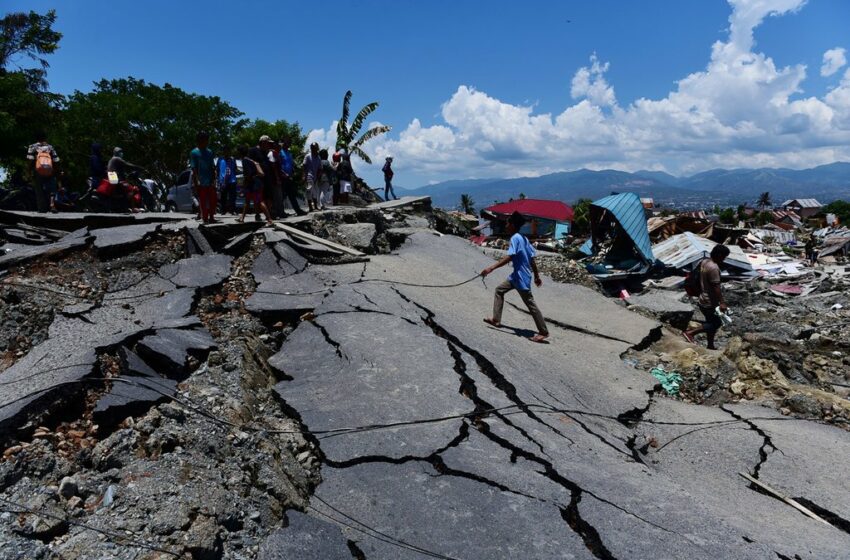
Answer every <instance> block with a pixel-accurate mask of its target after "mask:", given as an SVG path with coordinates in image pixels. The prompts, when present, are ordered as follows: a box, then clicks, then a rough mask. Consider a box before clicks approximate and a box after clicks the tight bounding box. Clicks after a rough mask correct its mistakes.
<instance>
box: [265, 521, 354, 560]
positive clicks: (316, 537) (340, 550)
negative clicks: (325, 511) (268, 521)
mask: <svg viewBox="0 0 850 560" xmlns="http://www.w3.org/2000/svg"><path fill="white" fill-rule="evenodd" d="M286 517H287V518H288V519H289V525H287V527H286V528H285V529H278V530H276V531H275V532H274V533H272V534H271V535H269V537H268V538H267V539H266V540H264V541H263V543H262V544H261V545H260V550H259V552H258V554H257V558H258V560H296V559H297V560H351V558H352V556H351V550H350V549H349V548H348V540H349V539H348V538H347V537H346V536H345V535H343V533H342V530H341V529H340V527H339V525H336V524H334V523H330V522H328V521H326V520H324V519H318V518H316V517H313V516H311V515H306V514H304V513H301V512H299V511H294V510H290V511H288V512H286Z"/></svg>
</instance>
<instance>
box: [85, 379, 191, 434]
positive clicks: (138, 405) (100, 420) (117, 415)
mask: <svg viewBox="0 0 850 560" xmlns="http://www.w3.org/2000/svg"><path fill="white" fill-rule="evenodd" d="M176 390H177V381H174V380H172V379H165V378H162V377H149V376H137V375H125V376H121V377H119V378H116V379H115V380H114V381H113V382H112V388H111V389H110V390H109V391H107V392H106V393H105V394H104V395H103V396H102V397H101V398H100V399H99V400H98V401H97V404H96V405H95V407H94V410H93V411H92V419H93V420H94V422H96V423H97V424H99V425H102V426H104V427H107V426H113V425H115V424H117V423H119V422H121V421H122V420H124V419H125V418H127V417H128V416H138V415H139V414H143V413H145V412H146V411H147V410H148V409H150V408H151V407H152V406H154V405H156V404H159V403H162V402H167V401H168V400H169V397H171V396H173V395H174V393H175V392H176Z"/></svg>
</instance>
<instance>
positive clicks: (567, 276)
mask: <svg viewBox="0 0 850 560" xmlns="http://www.w3.org/2000/svg"><path fill="white" fill-rule="evenodd" d="M537 267H538V268H539V269H540V272H541V273H543V274H545V275H547V276H549V277H551V278H552V280H555V281H556V282H564V283H567V284H578V285H580V286H585V287H588V288H593V289H594V290H597V289H599V283H598V282H597V281H596V280H594V278H593V277H592V276H591V275H590V274H589V273H588V272H587V270H586V269H585V267H584V266H582V265H581V264H579V263H577V262H576V261H575V260H573V259H571V258H568V257H566V256H564V255H560V254H557V253H543V252H539V253H537Z"/></svg>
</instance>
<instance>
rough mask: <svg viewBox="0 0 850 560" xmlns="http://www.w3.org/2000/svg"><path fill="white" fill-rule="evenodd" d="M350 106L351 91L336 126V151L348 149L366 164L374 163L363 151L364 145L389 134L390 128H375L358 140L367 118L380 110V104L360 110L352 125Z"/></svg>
mask: <svg viewBox="0 0 850 560" xmlns="http://www.w3.org/2000/svg"><path fill="white" fill-rule="evenodd" d="M350 104H351V90H348V91H347V92H345V97H344V98H343V100H342V116H341V117H340V119H339V122H338V123H337V125H336V149H337V150H342V149H346V150H348V152H349V153H351V154H355V155H357V156H358V157H359V158H360V159H362V160H363V161H365V162H366V163H372V159H371V158H370V157H369V156H368V155H367V154H366V152H364V151H363V144H365V143H366V142H368V141H369V140H371V139H372V138H375V137H376V136H380V135H381V134H384V133H386V132H389V131H390V127H389V126H385V125H378V126H373V127H372V128H370V129H369V130H367V131H366V132H364V133H363V134H362V135H361V136H360V137H359V138H357V135H358V134H360V130H361V129H362V128H363V125H364V124H366V118H367V117H368V116H369V115H371V114H372V113H373V112H374V111H375V109H377V108H378V102H377V101H373V102H372V103H369V104H368V105H366V106H365V107H363V108H362V109H360V111H358V113H357V115H356V116H355V117H354V120H353V121H351V124H349V123H348V117H349V115H350ZM355 139H356V140H355Z"/></svg>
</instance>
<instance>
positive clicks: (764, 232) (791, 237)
mask: <svg viewBox="0 0 850 560" xmlns="http://www.w3.org/2000/svg"><path fill="white" fill-rule="evenodd" d="M750 233H752V234H753V235H755V236H756V237H758V238H759V239H761V240H764V238H765V237H772V238H773V242H774V243H779V244H780V245H785V244H786V243H791V242H796V241H797V234H796V233H794V232H793V231H778V230H772V229H751V230H750Z"/></svg>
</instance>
